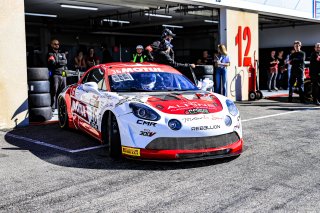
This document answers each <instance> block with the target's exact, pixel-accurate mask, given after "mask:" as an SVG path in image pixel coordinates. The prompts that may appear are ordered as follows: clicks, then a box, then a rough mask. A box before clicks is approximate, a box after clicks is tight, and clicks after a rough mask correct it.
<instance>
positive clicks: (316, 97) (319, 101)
mask: <svg viewBox="0 0 320 213" xmlns="http://www.w3.org/2000/svg"><path fill="white" fill-rule="evenodd" d="M310 77H311V82H312V97H313V103H314V104H315V105H320V43H316V44H315V46H314V52H313V53H311V57H310Z"/></svg>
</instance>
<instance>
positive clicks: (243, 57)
mask: <svg viewBox="0 0 320 213" xmlns="http://www.w3.org/2000/svg"><path fill="white" fill-rule="evenodd" d="M245 42H246V46H245V47H246V48H245V51H244V54H243V51H242V45H243V44H244V43H245ZM235 45H236V46H237V47H238V67H242V66H244V67H247V66H250V65H251V57H250V56H249V52H250V47H251V30H250V27H248V26H246V27H242V26H238V33H237V35H236V37H235Z"/></svg>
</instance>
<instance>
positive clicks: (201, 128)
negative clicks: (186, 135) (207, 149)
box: [191, 125, 220, 131]
mask: <svg viewBox="0 0 320 213" xmlns="http://www.w3.org/2000/svg"><path fill="white" fill-rule="evenodd" d="M211 129H220V125H211V126H195V127H191V131H199V130H211Z"/></svg>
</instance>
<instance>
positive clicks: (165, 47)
mask: <svg viewBox="0 0 320 213" xmlns="http://www.w3.org/2000/svg"><path fill="white" fill-rule="evenodd" d="M174 36H175V34H174V33H172V31H171V30H169V29H164V31H163V32H162V36H161V38H162V41H161V42H160V45H159V49H158V50H157V51H156V52H155V53H154V54H153V57H154V62H156V63H159V64H167V65H170V66H172V67H174V68H176V69H177V70H179V71H180V72H182V73H183V74H184V75H185V76H187V77H188V78H189V79H190V80H191V81H192V82H194V76H193V73H192V72H191V71H190V67H191V68H195V65H194V64H188V63H178V62H176V61H175V60H174V51H173V49H172V48H173V46H172V44H171V40H172V39H173V37H174Z"/></svg>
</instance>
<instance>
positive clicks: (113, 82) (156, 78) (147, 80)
mask: <svg viewBox="0 0 320 213" xmlns="http://www.w3.org/2000/svg"><path fill="white" fill-rule="evenodd" d="M109 82H110V87H111V91H112V92H136V91H187V90H197V89H198V88H197V87H196V86H195V85H194V84H193V83H191V81H190V80H189V79H187V78H186V77H185V76H183V75H180V74H176V73H169V72H133V73H122V74H115V75H110V76H109Z"/></svg>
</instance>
